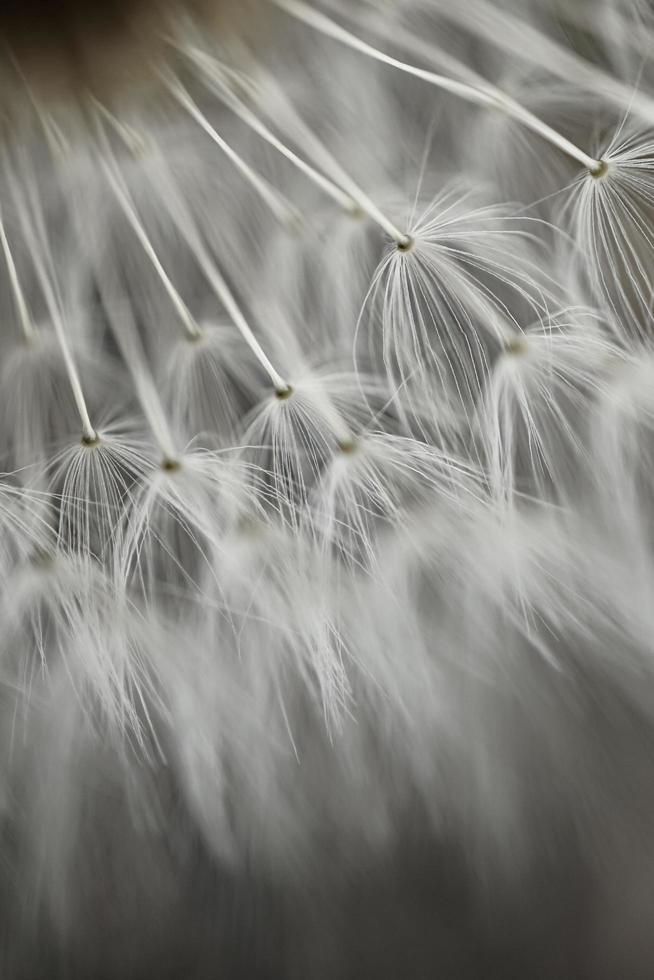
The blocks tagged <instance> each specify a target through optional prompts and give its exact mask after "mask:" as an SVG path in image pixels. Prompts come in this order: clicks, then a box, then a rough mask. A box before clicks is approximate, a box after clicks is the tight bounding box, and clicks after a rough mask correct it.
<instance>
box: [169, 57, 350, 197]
mask: <svg viewBox="0 0 654 980" xmlns="http://www.w3.org/2000/svg"><path fill="white" fill-rule="evenodd" d="M184 53H185V54H186V55H187V57H188V58H189V59H190V60H191V61H192V62H193V64H194V65H195V66H196V67H197V68H198V69H199V71H200V72H201V73H202V75H203V77H204V80H205V84H206V85H207V86H208V87H209V88H210V89H211V91H212V92H213V93H214V94H215V95H217V96H218V98H219V99H220V100H221V101H222V102H223V103H224V104H225V105H226V106H228V107H229V108H230V109H231V110H232V112H234V113H235V114H236V115H237V116H238V118H239V119H241V120H242V121H243V122H244V123H245V124H246V126H249V127H250V129H252V130H254V132H255V133H257V134H258V135H259V136H261V138H262V139H264V140H266V142H267V143H269V144H270V145H271V146H273V147H274V148H275V149H276V150H277V151H278V152H279V153H281V155H282V156H283V157H285V158H286V159H287V160H289V161H290V163H292V164H293V166H295V167H297V169H298V170H299V171H301V173H303V174H305V175H306V176H307V177H308V178H309V180H311V181H312V182H313V183H314V184H316V186H317V187H320V189H321V190H323V191H324V192H325V194H327V195H328V196H329V197H331V198H332V200H334V201H335V202H336V203H337V204H338V205H339V206H340V207H342V208H343V209H344V210H345V211H355V210H358V205H357V203H356V201H354V200H353V198H352V197H351V196H350V195H349V194H345V193H344V192H343V191H342V190H341V188H340V187H338V186H337V185H336V184H335V183H334V182H333V181H331V180H329V178H328V177H325V176H324V174H321V173H320V172H319V171H318V170H316V168H315V167H312V166H311V164H310V163H307V162H306V160H303V159H302V157H300V156H298V154H297V153H295V152H294V151H293V150H291V149H290V147H288V146H286V144H285V143H282V141H281V140H280V139H278V137H277V136H275V134H274V133H273V132H272V130H271V129H269V127H268V126H266V124H265V123H263V122H262V121H261V120H260V119H259V117H258V116H257V115H255V113H254V112H252V111H251V110H250V109H249V108H248V107H247V106H246V105H245V103H244V102H242V101H241V99H239V98H238V96H237V95H236V94H235V93H234V91H233V89H232V87H231V86H230V84H229V82H227V80H226V78H227V76H226V74H225V73H224V72H221V70H220V68H219V66H218V64H217V63H216V62H215V61H214V59H213V58H210V57H209V56H208V55H205V54H204V53H203V52H202V51H199V50H198V49H197V48H188V49H185V52H184Z"/></svg>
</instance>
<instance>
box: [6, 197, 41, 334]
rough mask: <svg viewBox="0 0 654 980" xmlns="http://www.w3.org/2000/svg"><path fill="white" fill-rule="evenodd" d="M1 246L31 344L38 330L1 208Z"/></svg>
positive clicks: (21, 324) (18, 311)
mask: <svg viewBox="0 0 654 980" xmlns="http://www.w3.org/2000/svg"><path fill="white" fill-rule="evenodd" d="M0 246H1V247H2V253H3V255H4V259H5V263H6V265H7V271H8V273H9V283H10V285H11V291H12V293H13V297H14V303H15V306H16V312H17V314H18V320H19V322H20V326H21V330H22V331H23V336H24V338H25V340H26V342H27V343H28V344H31V343H32V342H33V340H34V337H35V333H36V331H35V330H34V324H33V323H32V318H31V316H30V312H29V309H28V306H27V302H26V300H25V294H24V293H23V287H22V286H21V284H20V279H19V278H18V272H17V270H16V263H15V262H14V256H13V254H12V251H11V246H10V244H9V239H8V238H7V232H6V230H5V226H4V221H3V220H2V209H0Z"/></svg>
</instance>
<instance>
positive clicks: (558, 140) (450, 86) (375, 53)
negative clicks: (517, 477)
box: [272, 0, 603, 174]
mask: <svg viewBox="0 0 654 980" xmlns="http://www.w3.org/2000/svg"><path fill="white" fill-rule="evenodd" d="M272 3H274V4H276V6H278V7H280V8H281V9H282V10H285V11H286V12H287V13H289V14H290V15H291V16H293V17H295V18H297V19H298V20H301V21H302V22H303V23H305V24H307V26H309V27H311V28H313V29H314V30H316V31H319V32H320V33H321V34H324V35H326V36H327V37H331V38H332V39H333V40H335V41H339V42H340V43H341V44H345V45H346V46H347V47H349V48H352V49H353V50H355V51H358V52H360V53H361V54H364V55H366V56H367V57H369V58H373V59H374V60H375V61H380V62H381V63H382V64H385V65H388V66H390V67H391V68H396V69H398V70H399V71H402V72H405V73H406V74H408V75H413V76H414V77H416V78H419V79H421V80H422V81H425V82H427V83H428V84H430V85H434V86H436V87H437V88H439V89H441V90H443V91H445V92H450V93H451V94H452V95H456V96H458V97H459V98H462V99H465V100H466V101H467V102H472V103H475V104H476V105H481V106H486V107H490V108H493V109H499V110H501V111H503V112H505V113H506V114H507V115H509V116H511V117H512V118H514V119H516V120H517V121H518V122H521V123H522V124H523V125H524V126H526V127H527V128H528V129H531V130H532V131H533V132H535V133H537V134H538V135H539V136H541V137H542V138H543V139H544V140H546V141H547V142H549V143H551V144H552V145H553V146H556V147H558V149H560V150H561V151H562V152H563V153H565V154H566V155H567V156H569V157H571V158H572V159H573V160H576V161H577V162H578V163H581V164H582V165H583V166H584V167H585V168H586V169H587V170H588V171H590V173H592V174H598V173H601V171H602V169H603V163H602V161H601V160H596V159H595V158H594V157H591V156H589V155H588V154H587V153H585V152H584V151H583V150H581V149H580V148H579V147H578V146H575V144H574V143H572V142H571V141H570V140H569V139H567V138H566V137H565V136H562V135H561V133H558V132H557V131H556V130H555V129H552V127H551V126H548V125H547V123H545V122H543V121H542V120H541V119H539V118H538V117H537V116H535V115H534V114H533V113H531V112H529V110H527V109H525V108H523V107H522V106H521V105H519V103H517V102H515V101H514V100H513V99H511V98H509V97H508V96H507V95H505V94H504V93H503V92H501V91H500V90H499V89H496V88H495V87H494V86H491V85H488V86H484V87H483V88H482V87H477V86H474V85H469V84H467V83H466V82H460V81H457V80H456V79H453V78H448V77H447V76H445V75H438V74H436V73H435V72H432V71H427V70H426V69H424V68H418V67H416V66H415V65H409V64H407V63H406V62H404V61H398V59H397V58H393V57H391V56H390V55H387V54H385V53H384V52H383V51H380V50H379V49H378V48H375V47H373V46H372V45H370V44H367V43H366V42H365V41H362V40H361V39H360V38H358V37H357V36H356V35H355V34H352V33H350V31H348V30H346V29H345V28H344V27H341V26H340V24H337V23H336V22H335V21H333V20H331V19H330V18H329V17H326V16H325V15H324V14H321V13H320V12H318V11H317V10H314V9H313V8H312V7H309V6H307V4H306V3H304V2H302V0H272Z"/></svg>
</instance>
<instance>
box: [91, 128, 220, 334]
mask: <svg viewBox="0 0 654 980" xmlns="http://www.w3.org/2000/svg"><path fill="white" fill-rule="evenodd" d="M98 130H99V136H100V140H101V143H102V146H101V151H104V153H103V152H100V153H99V154H98V157H99V161H100V166H101V167H102V170H103V172H104V175H105V177H106V179H107V183H108V184H109V187H110V188H111V191H112V193H113V195H114V197H115V198H116V201H117V202H118V205H119V207H120V209H121V211H122V212H123V214H124V215H125V217H126V219H127V221H128V222H129V224H130V226H131V228H132V231H133V232H134V234H135V235H136V237H137V238H138V240H139V242H140V244H141V247H142V248H143V251H144V252H145V254H146V255H147V257H148V258H149V259H150V262H151V263H152V265H153V267H154V270H155V272H156V273H157V275H158V276H159V279H160V280H161V282H162V285H163V287H164V289H165V290H166V292H167V294H168V296H169V298H170V301H171V302H172V304H173V306H174V307H175V310H176V312H177V315H178V316H179V319H180V321H181V323H182V326H183V327H184V330H185V332H186V334H187V336H188V337H190V338H191V339H192V340H197V339H198V338H199V337H200V336H201V334H202V331H201V330H200V328H199V326H198V325H197V323H196V322H195V320H194V318H193V316H192V314H191V312H190V310H189V308H188V307H187V305H186V303H185V302H184V300H183V299H182V297H181V296H180V295H179V293H178V292H177V290H176V289H175V287H174V285H173V283H172V282H171V280H170V277H169V276H168V273H167V272H166V270H165V269H164V267H163V265H162V264H161V261H160V259H159V256H158V255H157V253H156V251H155V250H154V247H153V245H152V242H151V241H150V239H149V238H148V236H147V233H146V231H145V228H144V227H143V224H142V223H141V220H140V218H139V216H138V214H137V212H136V208H135V207H134V205H133V204H132V201H131V200H130V197H129V195H128V193H127V190H126V189H125V188H124V187H123V185H122V181H121V180H119V178H118V176H117V173H116V172H115V171H114V167H113V166H112V164H113V165H114V166H115V161H114V159H113V155H112V153H111V150H110V149H109V144H108V142H107V140H106V137H105V134H104V133H103V132H102V130H101V128H100V127H98Z"/></svg>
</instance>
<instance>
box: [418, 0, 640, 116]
mask: <svg viewBox="0 0 654 980" xmlns="http://www.w3.org/2000/svg"><path fill="white" fill-rule="evenodd" d="M428 2H429V3H431V0H428ZM438 9H439V13H440V14H442V16H443V17H445V18H446V19H447V20H449V21H451V22H453V23H455V24H458V25H461V26H463V27H464V28H465V29H466V30H469V31H471V33H473V34H476V35H477V36H478V37H480V38H482V39H483V40H484V41H485V42H490V43H491V44H493V45H494V46H495V47H497V48H498V49H499V50H500V51H504V52H506V53H507V54H510V55H511V56H512V57H514V58H515V57H518V58H521V59H523V60H524V61H526V62H527V63H528V64H537V65H539V66H540V67H541V68H543V69H545V71H547V72H549V73H550V74H551V75H553V76H554V77H557V78H560V79H562V80H563V81H564V82H567V83H568V84H569V83H573V84H574V85H578V86H579V87H580V88H583V89H584V90H585V91H587V92H589V93H590V94H592V95H598V94H599V95H601V96H602V97H603V98H604V99H606V100H607V101H609V102H611V103H612V104H613V105H615V106H616V107H617V108H619V109H621V110H622V111H624V110H625V109H628V110H629V111H630V112H632V113H633V114H634V115H636V116H639V117H640V119H642V120H643V122H646V123H647V124H648V125H650V126H651V125H653V124H654V99H652V98H651V97H650V96H648V95H647V94H646V93H644V92H639V91H638V90H637V89H635V88H634V86H633V85H629V84H627V83H625V82H621V81H620V80H619V79H617V78H615V77H614V76H612V75H610V74H609V73H608V72H606V71H604V70H603V69H602V68H600V67H598V66H597V65H593V64H591V63H590V62H589V61H586V60H585V58H582V57H581V56H580V55H578V54H577V53H576V52H575V51H572V50H571V49H569V48H566V47H565V46H564V45H563V44H560V43H559V42H558V41H555V40H554V39H553V38H551V37H548V36H547V35H546V34H544V33H543V32H542V31H540V30H538V28H536V27H533V26H532V25H531V24H529V23H528V22H527V21H524V20H521V19H520V18H519V17H516V16H515V15H514V14H511V13H510V12H509V11H508V10H503V9H500V7H498V5H497V4H491V3H489V2H488V0H465V3H453V2H452V0H442V2H440V3H439V6H438ZM649 54H650V52H649V51H647V55H648V57H649Z"/></svg>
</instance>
